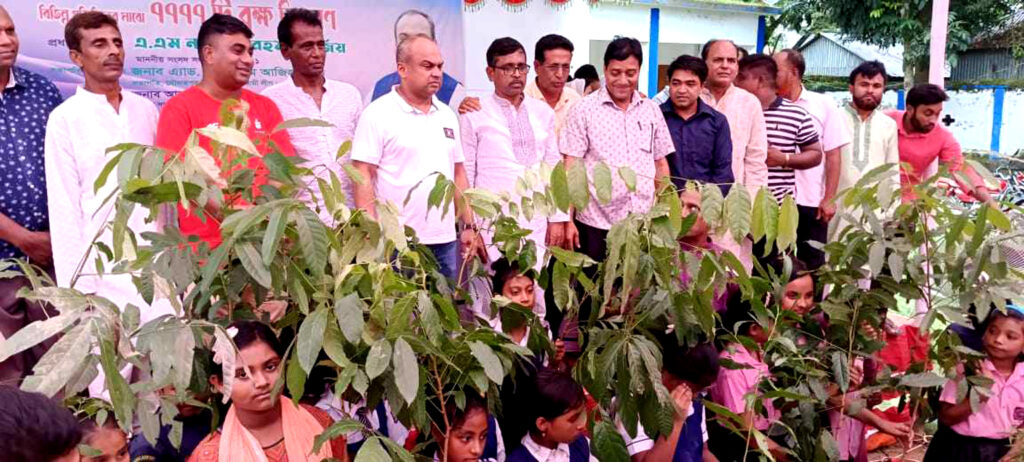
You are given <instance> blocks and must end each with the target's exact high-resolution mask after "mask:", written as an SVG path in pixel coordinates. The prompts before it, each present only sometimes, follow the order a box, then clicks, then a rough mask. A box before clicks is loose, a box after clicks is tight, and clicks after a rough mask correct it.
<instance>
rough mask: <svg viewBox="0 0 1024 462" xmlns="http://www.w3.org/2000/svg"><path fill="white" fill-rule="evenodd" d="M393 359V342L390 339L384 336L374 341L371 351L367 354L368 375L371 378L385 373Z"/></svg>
mask: <svg viewBox="0 0 1024 462" xmlns="http://www.w3.org/2000/svg"><path fill="white" fill-rule="evenodd" d="M390 361H391V343H390V342H388V339H386V338H382V339H380V340H377V341H376V342H374V344H373V346H371V347H370V353H369V354H368V355H367V356H366V376H367V377H369V379H370V380H373V379H375V378H377V376H379V375H381V374H383V373H384V371H385V370H387V368H388V362H390Z"/></svg>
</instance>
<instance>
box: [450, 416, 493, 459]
mask: <svg viewBox="0 0 1024 462" xmlns="http://www.w3.org/2000/svg"><path fill="white" fill-rule="evenodd" d="M447 443H448V444H447V455H448V460H449V461H453V462H464V461H478V460H480V456H482V455H483V453H484V446H486V445H487V413H486V412H484V410H483V409H479V408H475V409H472V410H470V411H469V413H468V414H466V420H465V421H464V422H462V425H461V426H458V427H455V428H453V429H451V431H449V432H448V441H447Z"/></svg>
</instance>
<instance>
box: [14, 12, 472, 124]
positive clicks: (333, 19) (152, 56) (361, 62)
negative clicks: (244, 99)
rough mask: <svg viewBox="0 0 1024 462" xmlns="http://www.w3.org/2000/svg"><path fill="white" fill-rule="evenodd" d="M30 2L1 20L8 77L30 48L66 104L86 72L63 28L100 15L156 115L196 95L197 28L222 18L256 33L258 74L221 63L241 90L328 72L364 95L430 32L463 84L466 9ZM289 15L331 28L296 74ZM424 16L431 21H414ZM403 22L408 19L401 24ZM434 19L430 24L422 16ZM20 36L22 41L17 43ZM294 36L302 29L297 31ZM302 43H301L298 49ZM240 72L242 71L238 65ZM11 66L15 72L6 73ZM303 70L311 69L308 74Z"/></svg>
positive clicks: (33, 65) (126, 77)
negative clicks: (400, 43)
mask: <svg viewBox="0 0 1024 462" xmlns="http://www.w3.org/2000/svg"><path fill="white" fill-rule="evenodd" d="M381 3H382V2H380V1H379V0H346V1H344V2H338V1H334V0H246V1H244V2H242V1H240V0H235V1H231V0H152V1H147V2H139V1H138V0H93V1H90V2H84V4H85V6H82V5H83V2H81V1H80V0H25V1H21V2H6V3H5V5H4V6H6V7H7V10H8V12H9V13H10V15H9V18H8V17H7V15H4V14H2V13H0V67H3V66H4V62H5V61H6V62H7V63H13V62H14V57H15V56H17V53H18V50H17V44H18V42H19V40H18V39H19V38H20V42H22V43H24V44H26V46H25V47H22V49H21V50H20V51H21V53H22V54H21V55H20V58H19V60H18V63H19V66H22V67H25V68H26V69H28V70H30V71H33V72H36V73H39V74H42V75H43V76H44V77H46V78H48V79H50V80H51V81H53V82H54V83H55V84H56V85H57V88H58V89H60V91H61V93H62V94H64V96H69V95H71V94H74V91H75V88H76V87H77V86H79V85H81V84H82V81H83V74H82V70H81V69H80V68H79V67H78V66H76V65H75V64H74V63H73V62H71V60H70V59H69V57H68V49H67V44H66V43H65V42H64V25H65V24H66V23H67V22H68V20H70V19H71V17H73V16H74V15H75V14H76V13H79V12H83V11H88V10H93V9H94V10H98V11H102V12H104V13H107V14H109V15H111V16H113V17H114V18H115V19H117V21H118V26H119V29H120V31H121V36H122V39H123V41H124V52H125V55H126V58H124V60H123V75H122V76H121V86H122V87H123V88H125V89H127V90H131V91H133V92H135V93H137V94H140V95H142V96H143V97H146V98H149V99H150V100H152V101H153V102H155V103H157V104H158V105H161V104H163V103H164V102H166V101H167V100H168V99H170V98H171V97H172V96H174V95H176V94H177V93H179V92H181V91H182V90H184V89H186V88H188V87H189V86H192V85H195V84H196V83H197V82H198V81H199V80H200V78H201V77H202V62H201V59H200V53H199V49H198V46H197V45H198V44H197V38H196V36H197V34H198V32H199V26H200V25H201V24H202V23H203V21H204V20H206V19H207V18H209V17H210V16H211V15H212V14H214V13H221V14H229V15H232V16H235V17H236V18H238V19H239V20H241V21H242V22H244V23H246V24H247V25H248V26H249V27H250V28H251V29H252V31H253V33H254V36H253V38H252V40H251V48H252V57H251V65H248V64H246V63H244V61H245V58H244V57H243V56H238V57H237V59H235V58H234V57H232V58H231V59H226V60H218V61H217V63H218V64H224V65H225V67H224V69H223V71H224V72H219V73H218V75H223V76H225V77H229V78H230V79H233V80H235V81H241V80H242V77H244V76H245V74H246V73H248V74H249V75H248V77H246V80H247V82H248V83H247V84H245V88H247V89H249V90H252V91H255V92H260V91H262V90H263V89H265V88H267V87H269V86H271V85H274V84H276V83H278V82H281V81H282V80H284V79H287V78H289V77H290V75H291V73H292V72H293V69H295V70H297V71H299V72H307V71H309V72H315V71H316V69H317V68H319V67H321V66H322V68H323V69H322V72H323V75H324V76H325V77H326V78H329V79H333V80H340V81H342V82H347V83H350V84H352V85H355V86H356V88H358V89H359V90H360V92H361V93H363V94H364V95H368V94H369V93H371V91H372V90H373V87H374V84H375V83H376V82H377V81H378V80H379V79H381V77H383V76H386V75H389V74H393V73H394V72H395V61H394V58H393V57H394V55H395V54H394V53H395V44H396V43H397V42H396V36H397V35H401V34H406V35H416V34H428V35H430V34H431V33H432V32H433V34H434V36H435V39H436V40H437V42H438V46H439V48H440V49H442V50H444V51H445V57H446V59H445V65H444V69H445V71H446V72H447V73H448V74H449V75H451V76H452V77H454V78H455V79H461V78H462V77H463V70H464V62H463V60H464V55H465V54H464V52H463V40H462V2H461V0H435V1H431V2H423V1H418V0H393V1H389V2H385V4H383V5H382V4H381ZM291 8H306V9H310V10H313V11H316V12H317V14H318V15H319V17H320V20H321V21H322V23H323V27H322V29H321V34H322V37H323V44H322V46H316V45H314V48H318V50H311V53H319V54H320V55H322V57H320V58H319V59H318V58H317V57H315V56H310V57H309V59H306V60H303V62H302V63H299V65H298V66H296V65H295V64H293V63H289V61H288V60H287V59H285V57H284V56H283V54H282V51H283V50H282V47H281V44H280V43H279V41H278V37H277V25H278V23H279V22H280V21H281V18H282V16H283V15H284V13H285V12H286V11H288V10H289V9H291ZM413 9H416V10H420V11H422V12H423V14H414V13H407V12H409V10H413ZM403 13H405V14H403ZM424 14H425V15H426V17H425V16H424ZM14 24H17V25H18V26H19V28H18V32H19V33H20V35H21V37H18V35H17V34H15V33H14V29H13V26H14ZM295 29H299V27H296V28H295ZM295 43H297V42H295ZM236 64H237V65H236ZM8 65H10V64H8ZM303 65H305V66H306V69H301V68H302V67H303Z"/></svg>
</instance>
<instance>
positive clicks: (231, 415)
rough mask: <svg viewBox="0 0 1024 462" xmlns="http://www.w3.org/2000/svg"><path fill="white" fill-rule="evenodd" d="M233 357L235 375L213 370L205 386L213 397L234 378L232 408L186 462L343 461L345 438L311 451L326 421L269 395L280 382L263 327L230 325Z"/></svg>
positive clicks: (277, 357)
mask: <svg viewBox="0 0 1024 462" xmlns="http://www.w3.org/2000/svg"><path fill="white" fill-rule="evenodd" d="M231 330H236V332H235V333H234V335H233V336H234V342H235V346H237V347H238V355H237V357H236V358H235V370H234V371H222V370H219V369H217V368H215V369H214V373H213V375H212V376H211V377H210V384H211V385H213V388H214V389H215V390H217V391H218V392H222V390H223V386H224V374H225V373H229V374H231V373H233V374H234V383H233V385H232V387H231V407H230V408H229V409H228V412H227V415H226V416H225V417H224V424H223V426H222V428H221V429H220V430H218V431H215V432H213V433H211V434H210V436H208V437H206V439H204V440H203V441H202V442H201V443H200V444H199V447H197V448H196V450H195V451H194V452H193V453H192V456H191V457H190V458H189V460H190V461H192V462H214V461H218V462H227V461H239V462H256V461H260V462H262V461H268V462H275V461H286V460H291V461H297V460H307V459H308V458H309V457H311V456H310V454H312V455H313V456H312V457H314V458H315V460H321V459H325V458H331V457H333V458H335V459H337V460H340V461H342V462H344V461H347V460H348V452H347V450H346V447H345V438H344V437H339V438H336V439H334V440H331V441H330V443H328V444H324V445H322V446H321V447H320V450H319V451H315V452H314V451H313V440H314V439H315V438H316V437H317V435H319V434H321V433H323V431H324V429H325V428H327V427H328V426H330V425H331V423H332V421H331V418H330V416H328V415H327V413H325V412H324V411H321V410H320V409H317V408H316V407H313V406H309V405H305V404H303V405H301V406H296V405H295V404H293V403H292V401H291V400H289V399H281V398H282V397H281V396H278V395H276V394H275V393H274V385H275V384H276V383H277V382H278V380H279V379H281V378H282V377H281V376H282V373H283V367H284V363H283V360H282V359H281V354H282V350H283V349H282V347H281V343H280V341H279V340H278V338H277V336H276V335H275V334H274V331H273V330H271V329H270V327H269V326H267V325H266V324H263V323H260V322H255V321H240V322H236V323H234V324H232V325H231V327H230V328H229V331H231Z"/></svg>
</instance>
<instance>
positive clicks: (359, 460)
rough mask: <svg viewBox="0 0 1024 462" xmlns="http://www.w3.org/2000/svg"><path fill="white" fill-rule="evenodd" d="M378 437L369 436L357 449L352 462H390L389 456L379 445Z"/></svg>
mask: <svg viewBox="0 0 1024 462" xmlns="http://www.w3.org/2000/svg"><path fill="white" fill-rule="evenodd" d="M380 440H381V438H380V437H379V436H371V437H370V438H369V439H367V440H366V442H365V443H363V445H362V446H361V447H360V448H359V452H357V453H356V458H355V460H354V461H353V462H392V461H391V456H390V455H388V452H387V451H386V450H385V449H384V447H383V446H381V444H380Z"/></svg>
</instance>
